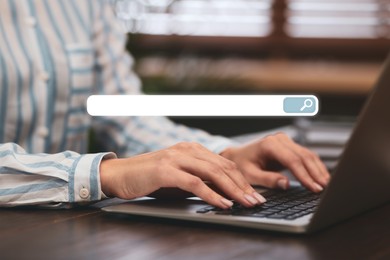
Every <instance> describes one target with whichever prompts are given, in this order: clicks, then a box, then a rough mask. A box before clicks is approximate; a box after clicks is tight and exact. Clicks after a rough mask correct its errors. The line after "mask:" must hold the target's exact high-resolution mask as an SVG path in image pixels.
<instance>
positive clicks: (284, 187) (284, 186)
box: [277, 179, 288, 190]
mask: <svg viewBox="0 0 390 260" xmlns="http://www.w3.org/2000/svg"><path fill="white" fill-rule="evenodd" d="M277 185H278V187H279V188H281V189H282V190H287V188H288V182H287V180H285V179H280V180H278V182H277Z"/></svg>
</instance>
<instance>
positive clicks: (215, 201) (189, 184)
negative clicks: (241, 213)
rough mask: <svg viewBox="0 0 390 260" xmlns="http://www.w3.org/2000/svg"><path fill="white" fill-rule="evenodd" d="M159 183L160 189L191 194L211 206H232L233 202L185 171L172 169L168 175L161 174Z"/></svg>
mask: <svg viewBox="0 0 390 260" xmlns="http://www.w3.org/2000/svg"><path fill="white" fill-rule="evenodd" d="M160 181H161V184H162V187H177V188H180V189H182V190H185V191H187V192H191V193H193V194H195V195H196V196H198V197H199V198H201V199H203V200H204V201H205V202H207V203H209V204H211V205H213V206H216V207H219V208H223V209H227V208H230V207H231V206H233V202H231V201H230V200H227V199H226V198H224V197H222V196H221V195H219V194H218V193H216V192H214V191H213V190H212V189H210V188H209V187H208V186H207V185H206V184H205V183H204V182H203V181H202V180H201V179H200V178H199V177H197V176H194V175H192V174H189V173H187V172H185V171H182V170H179V169H175V168H173V167H172V168H171V169H169V174H162V176H161V179H160Z"/></svg>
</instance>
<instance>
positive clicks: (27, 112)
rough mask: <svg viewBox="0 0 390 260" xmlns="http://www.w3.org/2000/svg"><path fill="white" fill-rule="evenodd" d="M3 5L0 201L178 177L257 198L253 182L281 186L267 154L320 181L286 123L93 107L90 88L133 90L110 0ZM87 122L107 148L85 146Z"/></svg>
mask: <svg viewBox="0 0 390 260" xmlns="http://www.w3.org/2000/svg"><path fill="white" fill-rule="evenodd" d="M0 8H1V10H2V14H1V16H0V33H1V37H0V68H1V72H0V93H1V98H0V102H1V103H0V159H1V161H0V205H2V206H16V205H26V204H47V203H74V202H76V203H79V202H89V201H96V200H100V199H102V198H105V197H106V196H117V197H120V198H124V199H132V198H135V197H139V196H144V195H147V194H150V193H152V192H153V191H156V190H158V189H159V188H162V187H176V188H180V189H182V190H185V191H188V192H191V193H194V194H195V195H197V196H199V197H200V198H202V199H204V200H205V201H206V202H208V203H210V204H212V205H215V206H218V207H221V208H228V207H230V206H231V205H232V202H231V201H230V200H228V199H234V200H236V201H237V202H239V203H241V204H243V205H244V206H247V207H251V206H254V205H256V204H261V203H263V202H264V201H265V199H264V198H263V197H262V196H261V195H260V194H258V193H257V192H255V190H254V189H253V188H252V187H251V186H250V184H258V185H263V186H266V187H272V188H282V189H287V188H288V185H289V184H288V179H287V178H286V177H285V176H283V175H281V174H280V173H278V172H274V171H272V169H270V168H269V167H268V166H269V165H275V162H276V163H278V164H280V165H282V166H285V167H287V168H289V169H290V170H291V171H292V173H293V174H294V175H295V176H296V177H297V178H298V179H299V180H300V181H301V182H302V184H303V185H304V186H306V187H307V188H308V189H310V190H312V191H313V192H320V191H321V190H322V189H323V187H325V186H326V184H327V182H328V180H329V173H328V172H327V170H326V168H325V167H324V165H323V163H322V162H321V161H320V159H319V158H318V156H316V155H315V154H314V153H312V152H310V151H309V150H307V149H305V148H303V147H301V146H299V145H297V144H296V143H294V142H293V141H292V140H290V139H289V138H288V137H287V136H285V135H284V134H277V135H274V136H269V137H267V138H265V139H263V140H258V141H256V142H253V143H251V144H247V145H244V146H236V145H235V144H234V143H233V142H232V141H230V140H229V139H226V138H223V137H218V136H211V135H209V134H207V133H205V132H203V131H200V130H195V129H190V128H187V127H184V126H180V125H175V124H173V123H172V122H170V121H169V120H168V119H166V118H164V117H97V118H91V117H90V116H89V115H88V114H87V112H86V109H85V104H86V99H87V98H88V96H89V95H91V94H140V92H141V91H140V81H139V80H138V78H137V77H136V75H134V73H133V72H132V71H131V70H130V68H131V66H132V63H133V60H132V58H131V57H130V56H129V54H127V53H126V51H125V48H124V46H125V37H124V36H125V35H124V34H123V33H122V32H121V30H120V29H119V28H118V26H119V24H117V21H116V19H115V17H114V15H113V13H112V10H111V8H110V7H109V5H108V4H107V3H106V1H97V0H83V1H81V0H70V1H69V0H68V1H65V0H50V1H49V0H41V1H33V0H28V1H12V0H8V1H1V2H0ZM91 127H92V128H93V129H94V132H95V133H96V135H97V139H98V140H99V141H100V142H102V143H103V144H104V147H105V150H106V151H109V152H104V153H96V154H87V153H86V147H87V139H88V131H89V129H90V128H91ZM114 152H115V153H114ZM118 157H121V158H122V159H119V158H118ZM204 181H209V182H212V183H213V184H215V185H216V186H217V187H218V188H219V189H220V190H221V191H222V192H223V193H224V196H222V195H220V194H219V193H217V192H215V191H214V190H212V189H210V188H209V187H208V186H207V185H206V184H205V183H204ZM249 183H250V184H249ZM225 196H226V197H225Z"/></svg>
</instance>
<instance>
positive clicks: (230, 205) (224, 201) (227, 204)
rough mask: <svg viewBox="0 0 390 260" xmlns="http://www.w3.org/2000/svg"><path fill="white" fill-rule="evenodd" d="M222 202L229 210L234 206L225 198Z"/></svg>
mask: <svg viewBox="0 0 390 260" xmlns="http://www.w3.org/2000/svg"><path fill="white" fill-rule="evenodd" d="M221 202H222V203H223V205H225V206H227V207H229V208H231V207H232V206H233V202H231V201H230V200H227V199H225V198H222V199H221Z"/></svg>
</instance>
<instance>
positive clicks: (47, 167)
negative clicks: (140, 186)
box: [0, 143, 116, 206]
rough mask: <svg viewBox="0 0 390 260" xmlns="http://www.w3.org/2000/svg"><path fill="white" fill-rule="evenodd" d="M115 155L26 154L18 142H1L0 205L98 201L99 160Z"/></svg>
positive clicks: (99, 188)
mask: <svg viewBox="0 0 390 260" xmlns="http://www.w3.org/2000/svg"><path fill="white" fill-rule="evenodd" d="M115 157H116V156H115V154H113V153H98V154H84V155H80V154H78V153H76V152H71V151H65V152H62V153H57V154H43V153H41V154H28V153H26V151H25V150H24V149H23V148H22V147H20V146H18V145H17V144H14V143H4V144H0V160H1V166H0V180H1V181H0V206H18V205H36V204H40V205H43V204H48V203H63V202H70V203H83V202H91V201H97V200H100V199H101V198H102V197H104V194H103V193H102V192H101V187H100V174H99V165H100V162H101V160H103V159H109V158H115Z"/></svg>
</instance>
